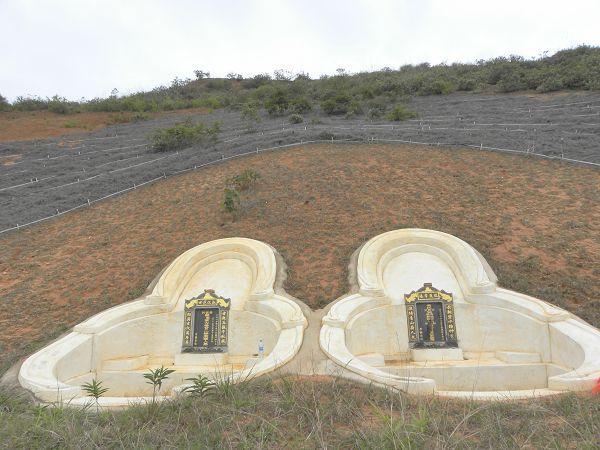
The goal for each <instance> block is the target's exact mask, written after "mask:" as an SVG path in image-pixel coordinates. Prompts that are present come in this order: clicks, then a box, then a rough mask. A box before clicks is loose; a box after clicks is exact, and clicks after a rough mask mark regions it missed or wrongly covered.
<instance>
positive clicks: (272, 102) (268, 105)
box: [265, 88, 290, 116]
mask: <svg viewBox="0 0 600 450" xmlns="http://www.w3.org/2000/svg"><path fill="white" fill-rule="evenodd" d="M289 105H290V102H289V100H288V98H287V92H286V91H284V90H283V89H280V88H279V89H276V90H274V91H273V93H272V94H271V95H270V96H269V97H268V98H267V99H266V100H265V109H266V110H267V112H268V113H269V115H271V116H282V115H284V114H285V112H286V111H287V109H288V107H289Z"/></svg>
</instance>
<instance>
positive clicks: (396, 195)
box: [0, 144, 600, 363]
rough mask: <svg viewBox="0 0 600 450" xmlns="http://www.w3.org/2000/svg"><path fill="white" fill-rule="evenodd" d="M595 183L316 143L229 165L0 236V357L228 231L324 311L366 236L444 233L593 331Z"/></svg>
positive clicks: (598, 182)
mask: <svg viewBox="0 0 600 450" xmlns="http://www.w3.org/2000/svg"><path fill="white" fill-rule="evenodd" d="M246 168H252V169H254V170H256V171H257V172H259V173H260V174H261V176H262V178H261V179H260V180H259V181H258V182H257V183H256V184H255V186H254V187H252V188H251V189H250V190H249V191H247V192H246V193H244V194H243V198H242V209H241V213H240V214H239V217H238V218H237V219H235V220H232V218H231V217H229V216H228V215H226V214H225V213H223V212H222V208H221V202H222V198H223V197H222V194H223V188H224V185H225V180H226V179H227V178H229V177H230V176H232V175H234V174H237V173H240V172H241V171H242V170H244V169H246ZM599 186H600V172H598V171H597V170H595V169H590V168H586V167H579V166H573V165H569V164H564V163H561V162H559V161H546V160H540V159H537V158H535V159H534V158H525V157H520V156H512V155H506V154H498V153H485V152H479V151H471V150H457V149H452V150H447V149H443V148H424V147H410V146H391V145H389V146H388V145H386V146H384V145H354V144H352V145H350V144H348V145H335V144H332V145H313V146H306V147H300V148H293V149H290V150H286V151H277V152H271V153H263V154H260V155H257V156H252V157H249V158H243V159H238V160H232V161H229V162H226V163H224V164H221V165H218V166H212V167H208V168H206V169H203V170H199V171H197V172H192V173H189V174H186V175H182V176H177V177H174V178H170V179H167V180H165V181H161V182H159V183H156V184H154V185H149V186H147V187H144V188H141V189H138V190H136V191H133V192H132V193H130V194H127V195H124V196H121V197H118V198H114V199H112V200H108V201H105V202H103V203H100V204H97V205H95V206H93V207H91V208H89V209H86V210H80V211H78V212H73V213H69V214H67V215H65V216H62V217H59V218H57V219H53V220H50V221H48V222H44V223H41V224H40V225H37V226H33V227H31V228H29V229H25V230H22V231H19V232H11V233H8V234H6V235H4V236H3V237H0V255H1V258H0V298H1V299H2V305H3V308H2V309H1V310H0V329H1V330H2V331H1V332H0V346H1V353H2V356H1V357H0V358H2V359H5V361H4V362H5V363H6V362H7V360H8V359H11V358H14V357H15V356H16V355H22V354H24V353H26V352H28V351H30V350H31V347H32V346H38V345H40V344H41V343H42V342H45V341H48V340H49V339H51V338H52V337H53V336H56V335H57V334H59V333H60V332H61V331H64V330H65V329H67V328H69V327H71V326H73V325H75V324H76V323H78V322H80V321H82V320H83V319H85V318H87V317H89V316H90V315H92V314H94V313H96V312H99V311H101V310H104V309H106V308H108V307H110V306H114V305H116V304H119V303H122V302H125V301H127V300H131V299H133V298H135V297H137V296H139V295H140V294H142V292H143V291H144V289H145V288H146V286H147V285H148V283H149V282H150V281H151V280H152V279H153V278H154V277H155V276H156V274H157V273H158V272H159V271H160V270H161V269H162V268H163V267H164V266H166V265H167V264H168V263H169V262H170V261H171V260H172V259H173V258H175V257H176V256H178V255H179V254H181V253H182V252H183V251H185V250H187V249H189V248H190V247H193V246H195V245H198V244H200V243H202V242H205V241H209V240H212V239H218V238H223V237H230V236H244V237H250V238H255V239H259V240H262V241H265V242H267V243H269V244H271V245H272V246H273V247H275V248H276V249H277V250H278V251H279V252H280V253H281V254H282V256H283V257H284V259H285V260H286V262H287V264H288V266H289V275H288V279H287V282H286V286H285V287H286V289H287V291H288V292H289V293H290V294H292V295H294V296H296V297H298V298H299V299H301V300H303V301H305V302H306V303H307V304H308V305H310V306H311V307H312V308H320V307H323V306H324V305H326V304H327V303H329V302H331V301H333V300H334V299H335V298H337V297H339V296H340V295H342V294H343V293H344V292H346V290H347V288H348V287H347V281H346V280H347V264H348V262H349V258H350V255H351V254H352V252H353V251H354V250H355V249H356V248H357V247H359V246H360V245H361V244H362V243H364V242H365V241H366V240H368V239H370V238H371V237H373V236H375V235H377V234H379V233H382V232H385V231H389V230H392V229H397V228H403V227H419V228H431V229H435V230H440V231H444V232H447V233H451V234H453V235H455V236H458V237H459V238H461V239H464V240H465V241H467V242H468V243H470V244H471V245H473V246H474V247H475V248H477V249H478V250H479V251H480V252H482V254H483V255H484V256H485V257H486V258H487V260H488V261H489V263H490V264H491V265H492V267H493V269H494V270H495V271H496V273H497V274H498V276H499V279H500V284H501V285H503V286H505V287H508V288H512V289H515V290H518V291H520V292H524V293H527V294H530V295H534V296H537V297H540V298H542V299H544V300H547V301H549V302H552V303H555V304H557V305H560V306H562V307H564V308H567V309H568V310H570V311H572V312H574V313H575V314H578V315H579V316H581V317H582V318H584V319H586V320H587V321H589V322H591V323H592V324H594V325H596V326H598V325H599V324H600V308H599V307H598V306H599V302H598V299H597V293H598V292H600V266H599V265H598V255H599V254H600V229H599V228H600V201H599V200H600V194H599V192H600V191H599V189H598V187H599Z"/></svg>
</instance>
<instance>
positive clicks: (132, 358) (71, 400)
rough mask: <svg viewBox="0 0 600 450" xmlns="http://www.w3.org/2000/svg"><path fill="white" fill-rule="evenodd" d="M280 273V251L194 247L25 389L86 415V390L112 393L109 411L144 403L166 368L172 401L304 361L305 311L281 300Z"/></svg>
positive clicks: (59, 347) (243, 244) (47, 351)
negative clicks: (154, 371) (93, 387)
mask: <svg viewBox="0 0 600 450" xmlns="http://www.w3.org/2000/svg"><path fill="white" fill-rule="evenodd" d="M276 273H277V267H276V258H275V254H274V251H273V249H272V248H271V247H269V246H268V245H266V244H264V243H262V242H259V241H255V240H252V239H245V238H229V239H220V240H216V241H212V242H208V243H205V244H202V245H199V246H197V247H194V248H192V249H191V250H188V251H187V252H185V253H183V254H182V255H181V256H179V257H178V258H176V259H175V260H174V261H173V262H172V263H171V264H170V265H169V266H168V267H167V268H166V269H165V271H164V272H163V273H162V274H161V275H160V278H159V279H158V281H157V282H156V284H155V286H154V288H153V290H152V292H151V294H150V295H147V296H146V297H145V298H142V299H139V300H136V301H133V302H129V303H125V304H122V305H119V306H116V307H114V308H111V309H109V310H107V311H104V312H101V313H99V314H97V315H95V316H93V317H91V318H90V319H88V320H86V321H85V322H83V323H81V324H79V325H77V326H76V327H75V328H74V329H73V331H72V332H71V333H69V334H67V335H66V336H64V337H63V338H61V339H59V340H57V341H55V342H54V343H52V344H50V345H49V346H47V347H45V348H43V349H42V350H40V351H39V352H37V353H35V354H34V355H32V356H31V357H29V358H28V359H27V360H26V361H25V362H24V363H23V365H22V366H21V369H20V372H19V381H20V383H21V385H22V386H23V387H25V388H27V389H29V390H30V391H32V392H33V393H34V394H35V396H36V397H37V398H38V399H40V400H42V401H43V402H56V401H57V400H59V401H62V402H64V403H66V404H69V405H83V404H85V403H87V402H89V398H87V397H85V394H84V393H83V392H82V390H81V385H82V384H83V383H85V382H89V381H91V380H92V379H93V378H96V379H97V380H100V381H102V383H103V385H104V386H105V387H107V388H109V391H108V392H107V393H106V397H103V398H101V399H100V404H101V405H102V406H105V407H113V406H125V405H128V404H130V403H133V402H140V401H144V398H145V397H148V396H149V395H151V393H152V388H151V386H149V385H148V384H147V383H146V380H145V379H144V377H143V374H144V373H146V372H147V371H148V369H151V368H158V367H160V366H162V365H164V366H165V367H168V368H170V369H174V370H175V372H174V373H173V374H172V375H170V377H169V378H168V379H167V380H166V381H165V384H164V385H163V387H162V389H161V390H160V394H161V396H163V398H164V397H166V396H170V395H173V394H175V393H177V392H178V391H179V390H181V388H182V386H183V385H185V384H186V383H189V382H187V381H185V379H186V378H190V377H193V376H196V375H198V374H204V375H206V376H208V377H209V378H231V379H232V380H233V381H237V380H240V379H245V378H247V377H253V376H258V375H261V374H264V373H267V372H270V371H272V370H274V369H276V368H277V367H279V366H281V365H283V364H285V363H286V362H288V361H289V360H290V359H291V358H293V356H294V355H295V354H296V353H297V352H298V349H299V348H300V345H301V343H302V337H303V330H304V328H305V326H306V319H305V317H304V316H303V314H302V311H301V309H300V307H299V306H298V305H297V304H296V303H295V302H294V301H292V300H290V299H289V298H287V297H286V296H285V295H278V294H276V293H275V292H274V283H275V278H276ZM260 341H262V345H263V346H264V354H263V355H259V342H260Z"/></svg>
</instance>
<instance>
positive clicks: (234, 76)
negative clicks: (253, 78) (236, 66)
mask: <svg viewBox="0 0 600 450" xmlns="http://www.w3.org/2000/svg"><path fill="white" fill-rule="evenodd" d="M227 78H228V79H229V80H235V81H242V80H243V79H244V76H243V75H242V74H241V73H235V72H229V73H228V74H227Z"/></svg>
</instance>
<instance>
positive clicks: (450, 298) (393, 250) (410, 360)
mask: <svg viewBox="0 0 600 450" xmlns="http://www.w3.org/2000/svg"><path fill="white" fill-rule="evenodd" d="M355 266H356V268H355V270H356V273H355V274H351V275H352V276H351V281H352V280H353V279H355V280H356V284H355V286H356V290H355V291H353V292H351V293H349V294H348V295H346V296H345V297H343V298H341V299H340V300H338V301H336V302H335V303H334V304H333V305H331V307H330V308H329V310H328V311H327V314H326V315H325V316H324V317H323V320H322V327H321V331H320V346H321V349H322V350H323V352H324V353H325V354H326V355H327V357H328V358H330V359H331V360H332V361H334V362H335V365H330V366H329V373H332V374H339V375H341V376H347V377H350V378H353V379H357V380H363V381H369V382H374V383H378V384H381V385H386V386H392V387H394V388H397V389H399V390H402V391H408V392H412V393H416V394H433V393H437V394H439V395H447V396H468V397H474V398H479V399H486V398H523V397H531V396H538V395H549V394H556V393H559V392H563V391H581V390H588V389H591V388H592V386H593V385H594V383H595V382H596V380H597V379H598V378H599V377H600V332H598V330H597V329H595V328H594V327H592V326H591V325H589V324H587V323H585V322H584V321H582V320H581V319H579V318H577V317H575V316H574V315H572V314H570V313H568V312H567V311H564V310H562V309H560V308H557V307H555V306H552V305H550V304H548V303H546V302H544V301H542V300H538V299H536V298H533V297H529V296H527V295H523V294H520V293H517V292H514V291H511V290H508V289H503V288H501V287H499V286H498V285H497V282H496V281H497V280H496V276H495V274H494V272H493V271H492V269H491V267H490V266H489V265H488V263H487V262H486V261H485V259H484V258H483V257H482V256H481V255H480V254H479V253H478V252H477V251H476V250H475V249H474V248H473V247H471V246H470V245H469V244H467V243H466V242H464V241H462V240H460V239H458V238H456V237H454V236H451V235H449V234H446V233H441V232H438V231H433V230H421V229H403V230H395V231H390V232H388V233H384V234H381V235H379V236H376V237H374V238H372V239H371V240H370V241H368V242H367V243H366V244H365V245H364V246H363V247H362V248H361V249H360V252H359V253H358V257H357V259H356V260H355Z"/></svg>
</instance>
